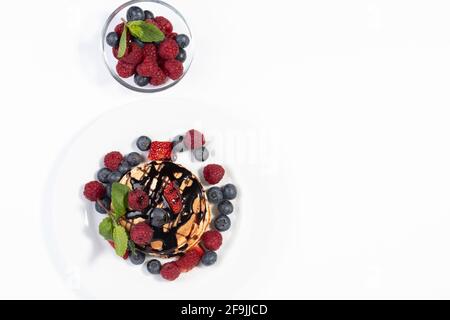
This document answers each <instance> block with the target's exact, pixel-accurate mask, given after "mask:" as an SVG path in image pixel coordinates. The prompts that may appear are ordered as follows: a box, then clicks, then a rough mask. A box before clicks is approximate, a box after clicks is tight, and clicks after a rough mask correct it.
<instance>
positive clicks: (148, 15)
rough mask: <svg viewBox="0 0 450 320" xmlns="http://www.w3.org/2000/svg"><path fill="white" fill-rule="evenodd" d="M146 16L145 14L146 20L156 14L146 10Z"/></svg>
mask: <svg viewBox="0 0 450 320" xmlns="http://www.w3.org/2000/svg"><path fill="white" fill-rule="evenodd" d="M144 16H145V20H147V19H153V18H154V17H155V16H154V14H153V13H152V12H151V11H149V10H145V11H144Z"/></svg>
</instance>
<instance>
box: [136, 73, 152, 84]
mask: <svg viewBox="0 0 450 320" xmlns="http://www.w3.org/2000/svg"><path fill="white" fill-rule="evenodd" d="M149 82H150V78H148V77H143V76H141V75H139V74H137V73H136V74H135V75H134V83H136V85H137V86H139V87H145V86H146V85H148V83H149Z"/></svg>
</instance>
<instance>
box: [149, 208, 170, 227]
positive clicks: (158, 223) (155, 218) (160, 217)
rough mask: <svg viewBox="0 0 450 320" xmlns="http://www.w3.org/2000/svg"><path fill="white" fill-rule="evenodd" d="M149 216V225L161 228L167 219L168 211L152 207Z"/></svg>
mask: <svg viewBox="0 0 450 320" xmlns="http://www.w3.org/2000/svg"><path fill="white" fill-rule="evenodd" d="M150 218H151V225H152V226H153V227H156V228H161V227H162V226H163V225H165V224H166V223H167V222H168V221H169V215H168V213H167V212H166V211H164V210H163V209H160V208H155V209H153V210H152V213H151V216H150Z"/></svg>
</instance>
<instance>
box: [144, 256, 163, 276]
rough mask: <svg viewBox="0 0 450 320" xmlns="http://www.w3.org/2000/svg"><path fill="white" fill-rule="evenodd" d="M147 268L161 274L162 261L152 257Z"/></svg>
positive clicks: (152, 272) (153, 272)
mask: <svg viewBox="0 0 450 320" xmlns="http://www.w3.org/2000/svg"><path fill="white" fill-rule="evenodd" d="M147 270H148V272H150V273H151V274H159V272H160V271H161V262H159V260H156V259H152V260H150V261H149V262H147Z"/></svg>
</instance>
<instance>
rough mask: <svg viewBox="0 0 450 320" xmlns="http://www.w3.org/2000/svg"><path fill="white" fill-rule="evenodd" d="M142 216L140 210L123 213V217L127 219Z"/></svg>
mask: <svg viewBox="0 0 450 320" xmlns="http://www.w3.org/2000/svg"><path fill="white" fill-rule="evenodd" d="M142 216H143V214H142V212H140V211H130V212H127V214H126V215H125V217H126V218H127V219H134V218H138V217H142Z"/></svg>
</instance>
